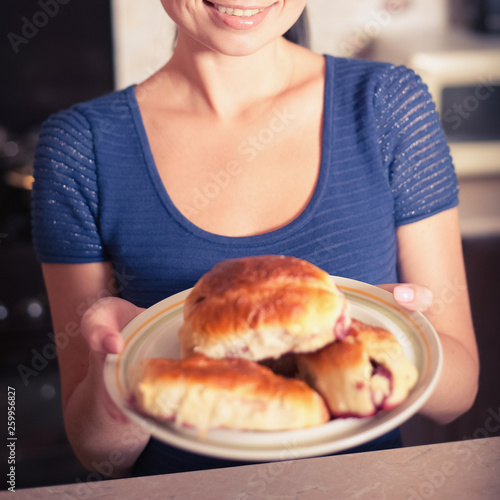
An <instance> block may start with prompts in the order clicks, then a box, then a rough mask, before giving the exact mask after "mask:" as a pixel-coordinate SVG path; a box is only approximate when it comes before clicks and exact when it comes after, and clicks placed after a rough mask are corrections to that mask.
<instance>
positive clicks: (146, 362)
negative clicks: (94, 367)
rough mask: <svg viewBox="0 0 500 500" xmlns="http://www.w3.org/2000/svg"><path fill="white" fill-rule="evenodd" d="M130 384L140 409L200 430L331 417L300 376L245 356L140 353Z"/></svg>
mask: <svg viewBox="0 0 500 500" xmlns="http://www.w3.org/2000/svg"><path fill="white" fill-rule="evenodd" d="M130 384H131V393H132V397H133V401H134V404H135V405H136V407H137V408H138V409H139V410H140V411H142V412H143V413H145V414H147V415H150V416H152V417H157V418H160V419H164V420H172V421H174V422H175V423H176V424H178V425H182V426H190V427H194V428H196V429H198V430H200V431H201V432H203V431H205V430H208V429H212V428H228V429H242V430H258V431H279V430H289V429H300V428H304V427H311V426H316V425H321V424H323V423H325V422H326V421H328V419H329V418H330V416H329V413H328V409H327V407H326V405H325V403H324V401H323V399H322V398H321V396H320V395H319V394H317V393H316V392H315V391H314V390H313V389H311V388H310V387H308V386H307V384H305V383H304V382H303V381H300V380H296V379H287V378H284V377H281V376H278V375H275V374H274V373H273V372H272V371H271V370H270V369H268V368H266V367H264V366H261V365H259V364H258V363H255V362H252V361H248V360H244V359H211V358H207V357H205V356H194V357H191V358H189V359H185V360H174V359H160V358H148V359H143V360H141V361H140V362H139V363H138V364H137V365H135V366H133V367H132V370H131V373H130Z"/></svg>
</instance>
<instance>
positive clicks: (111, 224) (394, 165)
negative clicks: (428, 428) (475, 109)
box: [33, 0, 478, 477]
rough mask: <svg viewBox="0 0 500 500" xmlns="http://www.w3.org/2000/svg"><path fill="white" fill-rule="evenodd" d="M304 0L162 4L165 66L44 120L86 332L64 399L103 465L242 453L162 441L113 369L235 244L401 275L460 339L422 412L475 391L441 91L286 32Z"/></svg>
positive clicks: (60, 263) (448, 351) (55, 290)
mask: <svg viewBox="0 0 500 500" xmlns="http://www.w3.org/2000/svg"><path fill="white" fill-rule="evenodd" d="M305 3H306V2H305V0H277V1H274V2H273V1H266V2H264V3H257V4H255V3H253V2H250V1H244V2H242V3H240V2H238V3H237V4H232V3H228V4H214V3H211V2H207V1H204V0H163V1H162V4H163V6H164V8H165V10H166V12H167V13H168V15H169V16H170V17H171V18H172V19H173V20H174V21H175V23H176V25H177V28H178V36H177V41H176V47H175V50H174V54H173V56H172V58H171V59H170V60H169V61H168V63H167V64H166V65H165V67H164V68H162V69H161V70H159V71H158V72H157V73H156V74H155V75H153V76H152V77H151V78H149V79H148V80H147V81H145V82H143V83H142V84H140V85H138V86H132V87H130V88H129V89H126V90H124V91H120V92H116V93H114V94H112V95H110V96H105V97H103V98H100V99H97V100H95V101H92V102H90V103H85V104H81V105H78V106H75V107H74V108H72V109H71V110H69V111H64V112H61V113H59V114H57V115H55V116H53V117H51V118H50V119H49V120H48V121H47V123H46V124H45V126H44V128H43V130H42V133H41V136H40V144H39V147H38V151H37V160H36V172H35V187H34V195H33V224H34V236H35V243H36V247H37V250H38V253H39V256H40V259H41V261H42V262H43V271H44V276H45V280H46V285H47V291H48V294H49V299H50V304H51V311H52V316H53V323H54V328H55V331H56V332H59V331H64V330H66V331H68V330H70V331H71V332H72V333H71V335H70V334H69V333H68V335H69V336H70V337H71V342H70V343H69V345H67V346H63V345H61V346H60V347H59V363H60V371H61V380H62V392H63V394H62V404H63V411H64V418H65V423H66V429H67V434H68V437H69V440H70V442H71V444H72V446H73V448H74V450H75V452H76V454H77V455H78V457H79V458H80V460H81V461H82V463H83V464H84V465H86V466H87V467H88V468H90V469H94V470H100V469H103V468H104V467H103V466H102V464H104V463H105V464H106V465H107V467H108V469H107V470H109V474H110V475H111V476H113V477H119V476H122V475H126V474H130V473H131V474H149V473H155V472H169V471H181V470H191V469H197V468H205V467H214V466H215V467H217V466H222V465H228V463H221V462H217V461H211V460H210V459H206V458H203V457H196V456H193V455H191V454H185V453H183V452H180V451H178V450H175V449H168V447H166V445H165V446H163V445H161V444H160V443H158V442H155V441H154V440H150V437H149V435H148V434H147V431H146V430H145V429H141V428H139V427H137V426H136V425H135V424H133V423H131V422H129V421H128V420H127V419H126V418H125V417H124V416H123V415H122V414H121V412H120V411H119V410H118V409H117V408H116V407H115V406H114V405H113V404H112V402H111V401H110V400H109V398H108V396H107V394H106V391H105V388H104V384H103V377H102V368H103V362H104V358H105V355H106V353H117V352H119V351H120V350H121V349H122V347H123V342H122V339H121V336H120V334H119V332H120V329H121V328H122V327H123V326H124V325H125V324H126V323H127V322H128V321H130V320H131V319H132V318H133V317H135V316H136V315H137V314H138V313H139V312H140V311H141V310H142V309H141V308H143V307H148V306H150V305H152V304H153V303H155V302H157V301H159V300H161V299H163V298H164V297H166V296H168V295H171V294H173V293H175V292H178V291H181V290H183V289H186V288H188V287H190V286H192V285H193V284H194V282H195V281H196V280H197V279H198V278H199V277H200V276H201V275H202V274H203V273H204V272H205V271H207V270H208V269H210V268H211V267H212V266H213V265H214V264H215V263H216V262H218V261H220V260H223V259H226V258H231V257H237V256H244V255H251V254H278V253H279V254H289V255H295V256H297V257H300V258H304V259H306V260H309V261H311V262H313V263H314V264H316V265H318V266H320V267H322V268H323V269H325V270H326V271H328V272H329V273H331V274H334V275H340V276H345V277H348V278H353V279H358V280H361V281H366V282H369V283H373V284H386V285H385V288H387V289H389V290H393V293H394V297H395V298H396V300H398V301H399V302H400V303H401V304H402V305H404V306H405V307H407V308H408V309H427V311H426V314H427V317H428V318H429V319H430V320H431V322H432V323H433V325H434V326H435V328H436V330H437V331H438V332H439V335H440V338H441V341H442V345H443V350H444V369H443V373H442V376H441V378H440V381H439V384H438V386H437V388H436V390H435V392H434V394H433V395H432V397H431V398H430V399H429V400H428V402H427V403H426V405H425V406H424V408H423V409H422V413H423V414H424V415H427V416H428V417H430V418H432V419H434V420H436V421H437V422H441V423H447V422H450V421H451V420H453V419H455V418H456V417H457V416H459V415H460V414H462V413H463V412H465V411H466V410H467V409H468V408H469V407H470V406H471V404H472V402H473V400H474V397H475V394H476V390H477V378H478V357H477V350H476V344H475V339H474V333H473V328H472V324H471V317H470V311H469V304H468V297H467V287H466V280H465V273H464V268H463V260H462V254H461V240H460V233H459V228H458V216H457V208H456V205H457V185H456V178H455V175H454V172H453V167H452V165H451V160H450V157H449V154H448V149H447V146H446V143H445V141H444V137H443V133H442V131H441V129H440V127H439V122H438V118H437V116H436V113H435V111H434V108H433V105H432V102H431V100H430V98H429V95H428V94H427V91H426V89H425V87H424V86H423V85H422V83H421V82H420V80H419V79H418V78H417V77H416V76H415V75H414V74H413V73H411V72H410V71H409V70H407V69H405V68H394V67H393V66H391V65H388V64H382V63H374V62H366V61H356V60H348V59H336V58H332V57H324V56H322V55H318V54H315V53H313V52H311V51H309V50H307V49H305V48H303V47H301V46H299V45H297V44H294V43H291V42H290V41H287V40H286V39H285V38H283V36H282V34H283V33H285V32H287V30H289V28H290V27H291V26H292V25H294V23H295V22H296V20H297V19H298V18H299V16H300V14H301V13H302V11H303V9H304V7H305ZM234 5H235V6H234ZM299 27H300V26H299ZM398 282H401V283H418V285H417V284H411V285H410V284H407V285H404V284H401V285H398V286H395V285H391V283H398ZM432 294H433V295H434V297H435V300H434V304H433V305H431V302H432ZM108 296H116V298H108V299H106V298H104V299H103V297H108ZM118 296H119V297H121V298H118ZM99 299H101V300H99ZM92 304H93V305H92ZM90 306H92V307H90ZM429 306H430V307H429ZM77 324H81V329H76V326H75V325H77ZM80 332H81V335H80ZM397 441H398V436H397V435H395V434H394V433H392V434H391V435H390V436H387V437H384V438H383V439H381V440H379V442H377V443H376V444H375V445H374V447H390V446H396V445H397ZM367 449H370V448H367ZM372 449H373V448H372ZM162 462H165V463H162ZM155 464H156V465H157V467H155Z"/></svg>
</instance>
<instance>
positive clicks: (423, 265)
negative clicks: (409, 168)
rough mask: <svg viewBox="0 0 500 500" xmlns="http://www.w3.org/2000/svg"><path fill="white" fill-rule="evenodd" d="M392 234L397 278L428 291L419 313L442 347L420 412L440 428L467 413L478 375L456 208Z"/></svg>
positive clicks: (404, 227)
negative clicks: (439, 367) (438, 366)
mask: <svg viewBox="0 0 500 500" xmlns="http://www.w3.org/2000/svg"><path fill="white" fill-rule="evenodd" d="M397 236H398V244H399V265H400V276H401V280H402V281H404V282H407V283H419V284H420V285H424V286H425V287H427V288H429V289H430V290H431V291H432V294H433V297H434V299H433V301H432V305H431V306H430V307H429V308H428V309H427V310H426V311H425V315H426V316H427V318H428V319H429V320H430V322H431V323H432V324H433V326H434V328H435V329H436V331H437V332H438V334H439V337H440V340H441V343H442V346H443V354H444V363H443V371H442V374H441V377H440V379H439V382H438V385H437V387H436V389H435V391H434V392H433V394H432V396H431V397H430V398H429V400H428V402H427V403H426V404H425V405H424V407H423V409H422V411H421V413H422V414H424V415H426V416H428V417H430V418H432V419H433V420H435V421H437V422H439V423H442V424H446V423H449V422H451V421H452V420H454V419H455V418H457V417H459V416H460V415H461V414H463V413H465V412H466V411H467V410H468V409H470V407H471V406H472V404H473V402H474V399H475V397H476V393H477V385H478V376H479V357H478V352H477V345H476V340H475V336H474V329H473V325H472V319H471V312H470V306H469V295H468V290H467V282H466V276H465V269H464V262H463V255H462V242H461V237H460V230H459V224H458V210H457V209H456V208H455V209H451V210H447V211H445V212H442V213H440V214H437V215H434V216H432V217H430V218H428V219H424V220H422V221H419V222H416V223H413V224H408V225H405V226H401V227H400V228H399V229H398V233H397Z"/></svg>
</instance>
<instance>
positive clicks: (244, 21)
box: [205, 3, 272, 30]
mask: <svg viewBox="0 0 500 500" xmlns="http://www.w3.org/2000/svg"><path fill="white" fill-rule="evenodd" d="M205 5H207V6H208V7H209V9H210V12H211V13H212V15H213V16H215V17H216V18H217V19H218V20H219V21H222V23H223V24H224V25H225V26H227V27H229V28H232V29H235V30H249V29H251V28H254V27H255V26H258V25H259V24H260V23H261V22H262V21H263V20H264V19H265V17H266V16H267V15H268V14H269V11H270V10H271V8H272V5H270V6H269V7H266V8H265V9H264V10H262V11H261V12H258V13H257V14H255V15H254V16H250V17H245V16H229V15H228V14H223V13H222V12H219V11H218V10H217V8H216V7H215V6H214V5H213V4H208V3H207V4H205Z"/></svg>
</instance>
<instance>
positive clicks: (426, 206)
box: [374, 66, 458, 225]
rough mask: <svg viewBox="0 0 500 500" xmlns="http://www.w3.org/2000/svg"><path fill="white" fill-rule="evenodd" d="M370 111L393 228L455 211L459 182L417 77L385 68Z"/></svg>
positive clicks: (400, 69)
mask: <svg viewBox="0 0 500 500" xmlns="http://www.w3.org/2000/svg"><path fill="white" fill-rule="evenodd" d="M374 108H375V113H376V117H377V129H378V140H379V144H380V148H381V151H382V160H383V162H384V166H385V167H386V169H387V172H388V175H389V182H390V186H391V190H392V194H393V197H394V216H395V222H396V225H402V224H408V223H410V222H416V221H418V220H420V219H424V218H426V217H429V216H431V215H434V214H436V213H439V212H441V211H444V210H447V209H449V208H452V207H454V206H456V205H457V204H458V182H457V178H456V175H455V170H454V167H453V162H452V159H451V156H450V152H449V147H448V144H447V142H446V138H445V135H444V132H443V129H442V127H441V123H440V121H439V116H438V114H437V112H436V109H435V105H434V102H433V100H432V97H431V95H430V94H429V91H428V89H427V87H426V85H425V84H424V83H423V82H422V80H421V79H420V77H418V76H417V75H416V74H415V73H414V72H413V71H412V70H410V69H408V68H405V67H403V66H399V67H394V66H388V67H387V69H386V70H385V71H384V73H383V75H382V76H381V78H380V79H379V81H378V85H377V89H376V91H375V104H374Z"/></svg>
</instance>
